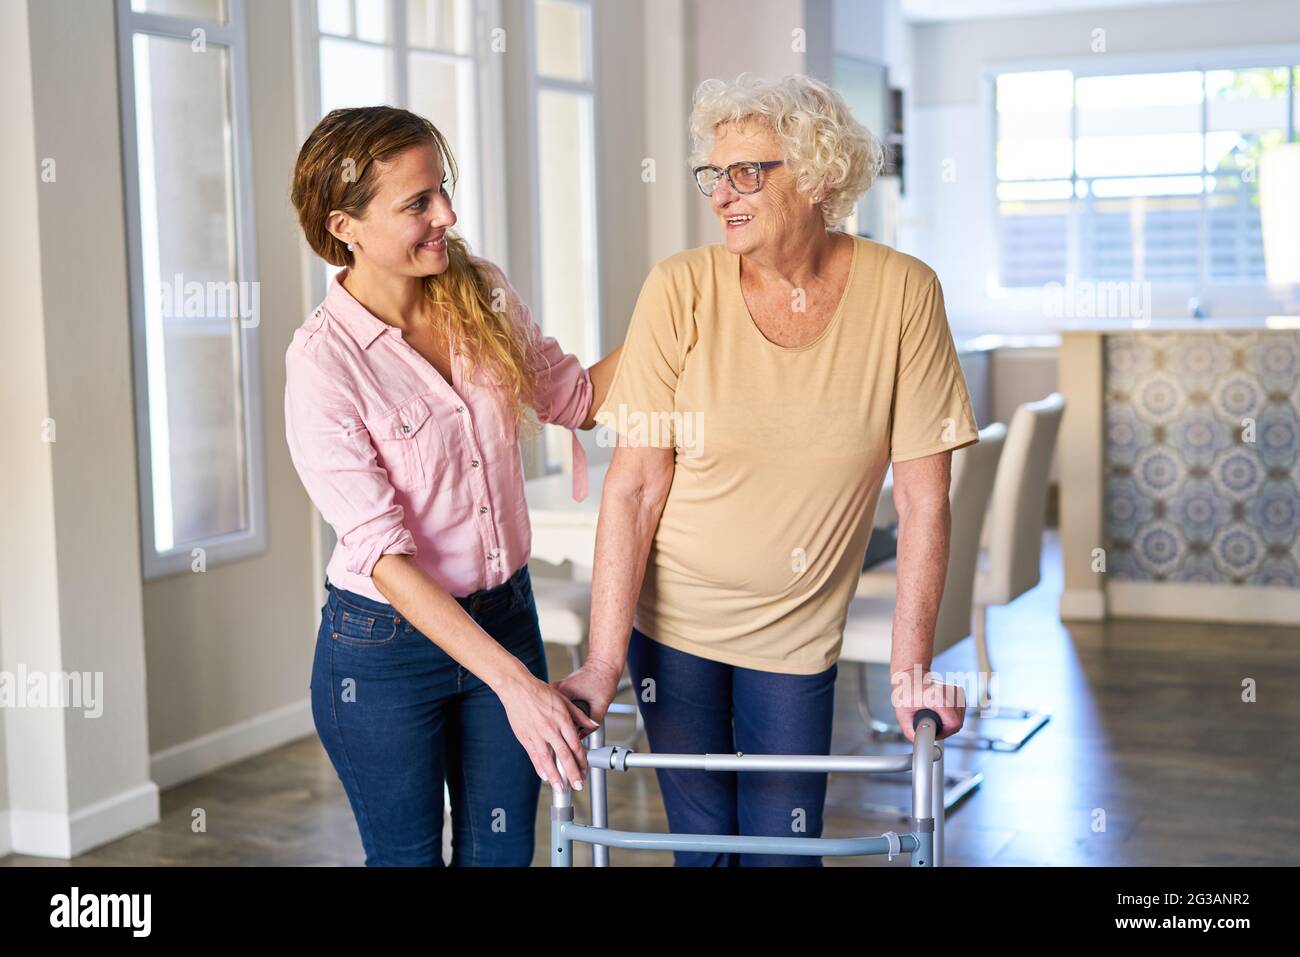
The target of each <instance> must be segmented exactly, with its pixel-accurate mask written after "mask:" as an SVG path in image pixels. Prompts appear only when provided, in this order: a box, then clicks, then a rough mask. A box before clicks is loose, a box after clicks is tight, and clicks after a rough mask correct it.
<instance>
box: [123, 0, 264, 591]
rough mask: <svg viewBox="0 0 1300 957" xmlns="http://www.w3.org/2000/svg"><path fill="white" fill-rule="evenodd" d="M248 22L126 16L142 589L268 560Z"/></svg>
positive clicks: (166, 7)
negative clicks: (199, 570) (243, 561)
mask: <svg viewBox="0 0 1300 957" xmlns="http://www.w3.org/2000/svg"><path fill="white" fill-rule="evenodd" d="M243 13H244V7H243V0H118V4H117V18H118V43H119V50H118V61H119V77H118V78H119V85H120V93H121V104H122V118H123V159H124V169H125V176H126V183H125V186H126V196H127V225H128V230H129V234H130V235H129V241H128V258H129V265H130V277H129V281H130V292H131V319H132V347H133V354H134V380H135V404H136V436H137V442H138V449H137V455H138V460H139V471H140V497H141V516H142V521H143V529H142V536H141V537H142V551H143V556H142V558H143V565H144V577H145V579H146V580H148V579H153V578H158V577H160V576H162V575H167V574H173V573H176V572H181V571H189V570H191V569H192V568H195V567H198V564H197V563H198V560H199V559H200V557H201V559H202V561H203V563H204V564H205V565H206V564H212V563H214V562H220V561H228V560H233V559H237V558H241V557H245V556H247V555H252V554H256V553H259V552H261V551H263V550H264V549H265V547H266V528H265V518H264V516H265V511H266V510H265V489H264V484H265V483H264V478H263V472H262V460H261V449H262V418H261V395H260V385H259V378H258V374H257V370H258V368H259V365H258V322H259V318H260V317H259V315H258V302H259V298H260V296H259V285H258V281H257V273H256V263H257V256H256V251H255V249H254V245H253V221H252V208H253V204H252V194H251V190H250V179H249V168H250V162H249V152H248V147H249V113H248V80H247V67H246V62H245V54H246V49H245V42H244V17H243ZM198 550H201V555H200V552H199V551H198Z"/></svg>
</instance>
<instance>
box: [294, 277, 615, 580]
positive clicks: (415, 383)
mask: <svg viewBox="0 0 1300 957" xmlns="http://www.w3.org/2000/svg"><path fill="white" fill-rule="evenodd" d="M489 269H490V271H491V274H492V278H491V280H490V285H491V286H493V287H494V288H501V289H504V290H505V293H506V297H507V300H508V302H509V304H510V309H509V314H510V315H512V316H514V317H515V319H516V321H522V322H524V323H528V324H529V325H531V327H532V328H533V330H534V331H535V332H536V334H537V336H538V338H539V342H540V349H539V368H538V370H537V371H538V373H539V376H538V388H537V408H536V411H537V416H538V418H539V419H540V420H541V421H543V422H549V423H554V424H556V425H561V426H564V427H565V428H569V429H574V428H577V427H578V426H579V425H580V424H581V423H582V422H583V421H584V420H585V419H586V418H587V415H588V413H589V412H590V409H591V401H592V386H591V377H590V376H589V375H588V373H587V370H586V369H584V368H583V367H582V363H581V362H579V361H578V359H577V357H575V356H573V355H566V354H565V352H564V350H562V349H561V348H560V345H559V343H557V342H556V341H555V340H554V339H553V338H550V337H543V336H542V335H541V332H540V330H539V329H537V325H536V323H535V322H534V321H533V318H532V315H531V314H530V312H529V311H528V308H527V307H526V306H525V305H524V304H523V302H522V301H521V300H520V299H519V296H518V294H517V293H516V292H515V290H514V288H513V287H512V286H511V285H510V283H509V282H508V281H507V280H506V277H505V275H504V273H502V272H501V270H500V269H499V268H497V267H496V266H489ZM346 275H347V270H346V269H344V270H343V271H342V272H340V273H338V274H337V275H336V276H335V277H334V278H333V279H332V280H331V282H330V287H329V292H328V293H327V294H326V296H325V301H324V302H323V303H321V305H320V306H319V307H317V309H316V310H315V311H314V312H312V314H311V315H310V316H309V317H308V318H307V321H306V322H304V323H303V324H302V326H300V327H299V328H298V329H297V331H295V332H294V335H293V341H292V342H291V343H290V345H289V349H288V351H287V352H286V354H285V367H286V373H287V380H286V384H285V393H284V424H285V436H286V438H287V439H288V442H289V454H290V456H291V457H292V459H293V464H294V467H295V468H296V469H297V470H298V475H299V477H300V478H301V479H302V484H303V485H304V486H305V487H306V489H307V494H308V495H309V496H310V497H311V500H312V501H313V502H314V503H315V505H316V507H317V508H318V509H319V510H320V512H321V514H322V515H324V516H325V520H326V521H327V522H329V523H330V525H332V526H333V527H334V532H335V534H336V535H337V536H338V544H337V545H336V546H335V547H334V552H333V554H332V555H331V556H330V561H329V565H328V566H327V568H326V575H327V576H328V578H329V580H330V581H331V582H332V583H333V584H334V585H335V586H337V587H339V588H343V589H346V590H348V591H352V592H356V593H357V594H359V595H365V596H366V597H367V598H373V599H374V600H375V601H380V602H386V601H387V599H386V598H385V597H384V596H383V595H382V594H381V593H380V591H379V590H378V589H377V588H376V587H375V585H374V582H373V580H372V579H371V577H370V575H371V572H372V570H373V569H374V567H375V563H376V562H377V561H379V556H380V555H388V554H394V555H414V556H415V560H416V561H417V562H418V563H419V565H420V567H421V568H423V569H425V571H427V572H428V573H429V574H430V575H432V576H433V577H434V578H435V579H437V581H438V582H439V583H440V584H441V585H442V586H443V587H444V588H446V589H447V591H448V592H450V593H451V594H452V595H455V596H457V597H464V596H465V595H469V594H471V593H473V592H475V591H478V590H480V589H484V588H493V587H495V586H497V585H500V584H502V583H503V582H505V581H506V580H507V579H509V577H510V576H511V574H513V573H514V572H515V571H517V570H518V569H519V568H520V567H521V566H522V565H523V564H524V563H525V562H527V561H528V557H529V554H530V548H531V546H532V530H531V527H530V526H529V523H528V505H527V503H526V501H525V499H524V475H523V466H522V462H521V459H520V453H519V435H518V428H517V426H516V425H515V423H514V422H512V421H509V420H508V419H507V417H505V416H503V415H502V413H501V411H500V406H499V404H498V402H497V401H496V399H495V398H494V392H495V389H494V388H493V387H492V386H489V385H484V384H481V383H479V382H475V381H469V380H467V379H466V378H464V377H463V372H464V365H463V360H462V359H461V357H460V356H459V355H457V354H456V353H454V352H453V354H452V356H451V370H452V383H451V384H450V385H448V383H447V380H445V379H444V378H443V377H442V376H441V375H440V374H439V373H438V371H437V370H436V369H434V368H433V366H431V365H430V364H429V362H428V361H427V360H426V359H425V358H424V357H423V356H422V355H420V353H418V352H416V351H415V349H414V348H412V347H411V346H410V345H408V344H407V342H406V340H405V339H404V338H403V336H402V332H401V330H400V329H397V328H395V327H393V326H390V325H388V324H387V323H385V322H383V321H382V320H381V319H379V318H377V317H376V316H375V315H373V314H372V313H371V312H369V311H368V310H367V309H366V308H365V307H364V306H362V305H361V304H360V303H359V302H357V301H356V300H355V299H354V298H352V295H351V293H349V292H348V291H347V289H345V288H344V287H343V284H342V282H341V280H342V279H343V277H344V276H346ZM548 369H549V374H548V372H547V370H548ZM573 446H574V448H573V452H574V496H575V497H576V498H579V499H581V498H582V497H584V496H585V495H586V481H585V480H586V457H585V456H584V455H583V454H582V447H581V446H580V445H579V444H578V441H577V435H576V434H575V435H574V442H573Z"/></svg>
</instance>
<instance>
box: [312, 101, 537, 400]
mask: <svg viewBox="0 0 1300 957" xmlns="http://www.w3.org/2000/svg"><path fill="white" fill-rule="evenodd" d="M429 142H432V143H434V144H436V145H437V147H438V152H439V154H440V155H441V156H442V161H443V166H444V168H445V169H446V170H447V173H448V176H449V177H450V178H451V182H452V189H453V190H454V189H455V185H456V180H457V178H458V170H457V167H456V160H455V157H453V156H452V155H451V148H450V147H449V146H448V144H447V140H446V138H445V137H444V136H443V135H442V133H441V132H439V131H438V129H437V127H435V126H434V125H433V124H432V123H430V122H429V121H428V120H427V119H425V118H424V117H422V116H418V115H417V114H415V113H412V112H410V111H409V110H403V109H398V108H396V107H391V106H363V107H353V108H350V109H341V110H333V111H331V112H330V113H329V114H327V115H326V116H325V117H324V118H323V119H322V120H321V121H320V122H319V123H317V124H316V128H315V129H313V130H312V131H311V135H310V136H308V137H307V140H306V142H304V143H303V144H302V149H300V150H299V152H298V160H297V162H296V163H295V164H294V170H293V185H292V188H291V190H290V198H291V199H292V201H293V205H294V208H295V209H296V210H297V211H298V223H299V225H300V226H301V227H302V231H303V235H304V236H305V237H306V239H307V242H308V244H309V245H310V246H311V248H312V250H313V251H314V252H315V253H316V255H318V256H320V257H321V259H323V260H325V261H326V262H327V263H330V264H331V265H334V266H351V265H352V264H353V262H354V258H353V255H352V253H351V252H349V251H348V248H347V244H346V243H344V242H343V241H342V240H340V239H338V238H337V237H336V236H335V235H334V234H333V233H331V232H330V231H329V228H328V225H327V223H328V220H329V214H330V213H331V212H332V211H333V210H341V211H343V212H345V213H348V214H349V215H351V216H355V217H358V218H360V217H362V216H363V215H364V213H365V210H366V207H367V206H368V205H369V204H370V201H371V200H372V199H374V197H375V194H376V192H378V188H379V184H378V176H379V171H375V172H371V168H372V167H373V166H374V164H375V163H376V162H388V161H390V160H392V159H393V158H395V157H396V156H397V154H399V153H401V152H402V151H403V150H406V149H409V148H410V147H412V146H420V145H423V144H426V143H429ZM446 238H447V257H448V259H449V264H448V266H447V269H446V271H445V272H443V273H440V274H439V275H436V276H426V277H424V279H423V292H424V297H425V299H426V301H427V302H428V303H429V306H430V311H431V312H433V313H434V314H435V315H437V314H441V315H443V316H445V317H446V318H447V320H448V324H449V327H450V329H451V336H452V342H453V347H454V348H455V349H456V350H457V351H458V352H460V353H461V354H462V355H464V356H465V357H466V360H467V363H468V365H469V367H470V371H475V370H477V371H479V372H481V373H483V374H484V375H485V376H486V378H487V379H488V380H489V381H491V382H492V383H493V384H495V385H497V386H498V387H499V388H500V389H501V392H502V394H501V395H500V399H501V401H502V402H503V406H504V409H503V411H504V412H505V413H506V418H507V421H509V419H510V418H513V419H514V421H515V423H516V424H521V423H523V422H525V421H527V422H530V423H532V424H534V425H536V423H535V422H534V420H533V418H532V416H530V415H528V410H529V407H531V406H532V405H533V404H534V402H535V400H536V396H537V392H538V386H537V383H536V381H535V375H534V369H536V368H537V367H538V366H537V355H538V352H537V349H538V342H537V337H536V335H535V334H534V332H533V329H532V327H531V325H530V324H525V323H523V322H522V321H519V317H518V315H517V313H516V310H515V309H514V308H513V303H511V302H509V301H508V298H507V297H506V296H505V290H504V288H502V286H503V285H504V283H505V276H504V275H503V274H500V273H499V272H496V271H495V267H493V266H491V264H490V263H488V262H487V261H486V260H483V259H479V258H478V257H476V256H474V255H472V254H471V253H470V249H469V244H468V243H466V242H465V240H464V239H462V238H461V237H460V236H458V235H456V234H455V233H453V232H451V231H448V232H447V233H446ZM498 281H499V282H500V283H501V285H495V286H494V283H496V282H498ZM502 304H504V305H505V306H506V308H504V309H503V308H502V307H501V306H502Z"/></svg>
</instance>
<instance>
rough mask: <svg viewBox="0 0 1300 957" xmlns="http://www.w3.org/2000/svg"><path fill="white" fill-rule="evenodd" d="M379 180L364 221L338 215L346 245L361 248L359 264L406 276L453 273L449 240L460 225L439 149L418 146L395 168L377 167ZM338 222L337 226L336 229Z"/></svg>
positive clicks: (404, 154) (399, 159) (394, 164)
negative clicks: (348, 243)
mask: <svg viewBox="0 0 1300 957" xmlns="http://www.w3.org/2000/svg"><path fill="white" fill-rule="evenodd" d="M375 172H376V173H378V174H379V179H378V185H377V188H376V191H375V195H374V197H373V198H372V199H371V201H370V203H369V205H368V206H367V207H366V209H365V215H364V218H360V219H358V218H357V217H355V216H352V217H349V216H346V214H343V213H339V212H336V213H334V214H333V216H335V217H338V219H337V223H338V229H337V230H336V229H334V228H331V232H333V233H334V234H335V235H336V236H338V237H339V238H340V239H342V240H343V241H344V242H351V243H354V244H355V245H356V247H357V248H356V250H355V251H354V252H353V255H354V256H355V257H356V258H357V260H358V261H360V260H362V259H364V260H366V262H367V265H371V266H374V267H376V268H378V269H380V270H383V271H385V272H391V273H397V274H399V275H403V276H411V277H423V276H436V275H438V274H439V273H442V272H444V271H445V270H446V269H447V266H448V263H449V259H448V257H447V241H446V239H445V238H444V234H445V233H446V232H447V230H448V229H450V228H451V227H452V226H454V225H455V224H456V213H455V212H454V211H453V210H452V208H451V197H450V196H449V195H448V192H447V189H448V188H449V187H450V182H449V180H448V178H447V176H446V173H445V171H444V170H443V164H442V155H441V154H440V153H439V152H438V146H437V144H436V143H433V142H429V143H425V144H422V145H420V146H412V147H410V148H409V149H405V150H403V151H402V152H401V153H399V154H397V156H396V157H394V158H393V159H392V160H391V161H389V162H378V161H377V162H376V165H375ZM334 225H335V220H331V227H334Z"/></svg>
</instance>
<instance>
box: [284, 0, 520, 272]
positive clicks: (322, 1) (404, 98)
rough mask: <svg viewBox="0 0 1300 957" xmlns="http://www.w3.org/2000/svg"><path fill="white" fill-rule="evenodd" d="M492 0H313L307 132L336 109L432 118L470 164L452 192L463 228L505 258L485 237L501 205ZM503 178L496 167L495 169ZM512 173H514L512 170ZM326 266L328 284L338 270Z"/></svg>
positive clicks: (461, 163) (463, 163)
mask: <svg viewBox="0 0 1300 957" xmlns="http://www.w3.org/2000/svg"><path fill="white" fill-rule="evenodd" d="M485 6H486V4H485V3H484V2H483V0H306V9H307V15H306V19H307V20H308V22H309V23H310V24H311V26H312V29H311V37H310V42H309V43H308V48H309V49H308V51H307V52H308V54H309V55H310V53H311V52H312V50H313V49H314V51H315V54H316V55H315V58H314V62H309V63H308V67H309V77H308V83H307V86H308V88H309V89H308V95H309V96H310V97H311V98H312V101H311V103H310V104H309V106H308V109H307V116H306V118H305V119H306V121H307V122H306V125H307V129H306V130H304V131H303V135H304V136H306V134H307V133H308V132H310V128H311V127H312V126H314V125H315V124H316V122H317V121H318V120H319V119H320V118H321V117H322V116H324V115H325V114H326V113H328V112H329V111H330V110H335V109H339V108H342V107H351V106H376V105H381V104H388V105H391V106H400V107H403V108H405V109H408V110H410V111H412V112H413V113H418V114H420V115H421V116H423V117H426V118H427V119H428V120H429V121H430V122H432V123H433V125H434V126H436V127H437V128H438V129H439V131H440V132H441V133H442V134H443V135H444V136H445V137H446V138H447V143H448V145H449V146H450V147H451V151H452V155H453V156H454V157H455V158H456V164H457V167H458V169H459V171H460V180H459V182H458V183H457V185H456V192H455V194H454V196H453V197H452V205H453V207H454V208H455V210H456V217H457V220H458V222H457V224H456V226H455V231H456V232H457V233H458V234H459V235H460V236H462V237H463V238H464V239H465V240H466V241H467V242H468V243H469V244H470V248H471V249H473V251H474V252H475V253H476V254H478V255H487V256H488V258H490V259H494V260H497V261H499V259H498V257H497V256H496V255H494V253H493V252H492V251H491V250H490V249H486V248H485V243H487V241H488V240H489V238H491V239H497V237H495V236H493V237H489V235H488V234H489V232H490V230H489V229H488V228H487V225H488V223H489V222H490V216H491V215H493V212H492V211H491V210H489V209H487V208H485V195H484V191H483V184H484V182H485V180H486V178H487V174H488V173H489V172H492V171H493V170H495V168H496V167H495V166H492V165H491V164H488V163H485V162H484V154H485V150H484V147H483V140H484V137H485V136H487V135H489V134H490V130H488V129H486V127H488V126H489V125H490V123H489V122H488V121H489V120H490V118H491V117H493V116H494V115H495V114H494V112H493V111H492V110H491V109H489V107H491V106H492V100H491V98H490V97H488V96H485V95H484V89H485V87H487V86H490V85H492V84H493V83H494V82H495V81H494V79H493V78H492V77H491V76H490V71H491V70H492V69H494V68H495V67H494V64H493V61H494V60H499V59H500V58H499V57H487V56H484V55H483V53H484V49H485V47H486V44H487V39H488V37H487V25H486V22H480V21H482V20H483V16H484V9H483V8H484V7H485ZM493 175H495V173H494V174H493ZM502 178H504V177H502ZM334 271H337V270H334V269H330V270H328V271H326V270H324V269H322V271H321V274H320V276H321V281H320V284H319V288H320V292H321V295H324V291H325V281H326V280H327V279H328V276H329V275H330V274H332V272H334Z"/></svg>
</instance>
